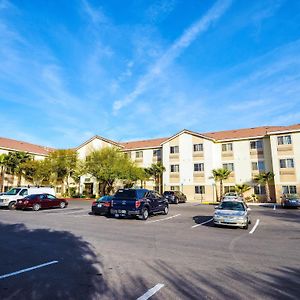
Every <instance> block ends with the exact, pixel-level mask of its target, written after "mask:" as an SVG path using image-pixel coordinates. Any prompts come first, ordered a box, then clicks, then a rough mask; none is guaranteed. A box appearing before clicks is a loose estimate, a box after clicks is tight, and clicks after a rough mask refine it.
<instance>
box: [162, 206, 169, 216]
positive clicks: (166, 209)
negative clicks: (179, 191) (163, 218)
mask: <svg viewBox="0 0 300 300" xmlns="http://www.w3.org/2000/svg"><path fill="white" fill-rule="evenodd" d="M168 213H169V205H166V206H165V208H164V211H163V214H164V215H167V214H168Z"/></svg>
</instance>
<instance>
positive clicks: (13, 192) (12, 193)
mask: <svg viewBox="0 0 300 300" xmlns="http://www.w3.org/2000/svg"><path fill="white" fill-rule="evenodd" d="M20 190H21V189H18V188H13V189H11V190H9V191H8V192H6V193H5V195H17V194H18V193H19V192H20Z"/></svg>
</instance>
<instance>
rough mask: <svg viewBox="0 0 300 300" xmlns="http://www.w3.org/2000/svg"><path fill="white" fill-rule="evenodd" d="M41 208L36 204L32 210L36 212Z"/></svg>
mask: <svg viewBox="0 0 300 300" xmlns="http://www.w3.org/2000/svg"><path fill="white" fill-rule="evenodd" d="M40 208H41V206H40V205H39V204H38V203H35V204H34V205H33V206H32V210H34V211H38V210H39V209H40Z"/></svg>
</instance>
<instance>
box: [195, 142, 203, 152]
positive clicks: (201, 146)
mask: <svg viewBox="0 0 300 300" xmlns="http://www.w3.org/2000/svg"><path fill="white" fill-rule="evenodd" d="M200 151H203V144H194V152H200Z"/></svg>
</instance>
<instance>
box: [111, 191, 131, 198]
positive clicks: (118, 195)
mask: <svg viewBox="0 0 300 300" xmlns="http://www.w3.org/2000/svg"><path fill="white" fill-rule="evenodd" d="M114 198H115V199H135V198H136V191H135V190H118V191H117V193H116V194H115V196H114Z"/></svg>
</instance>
